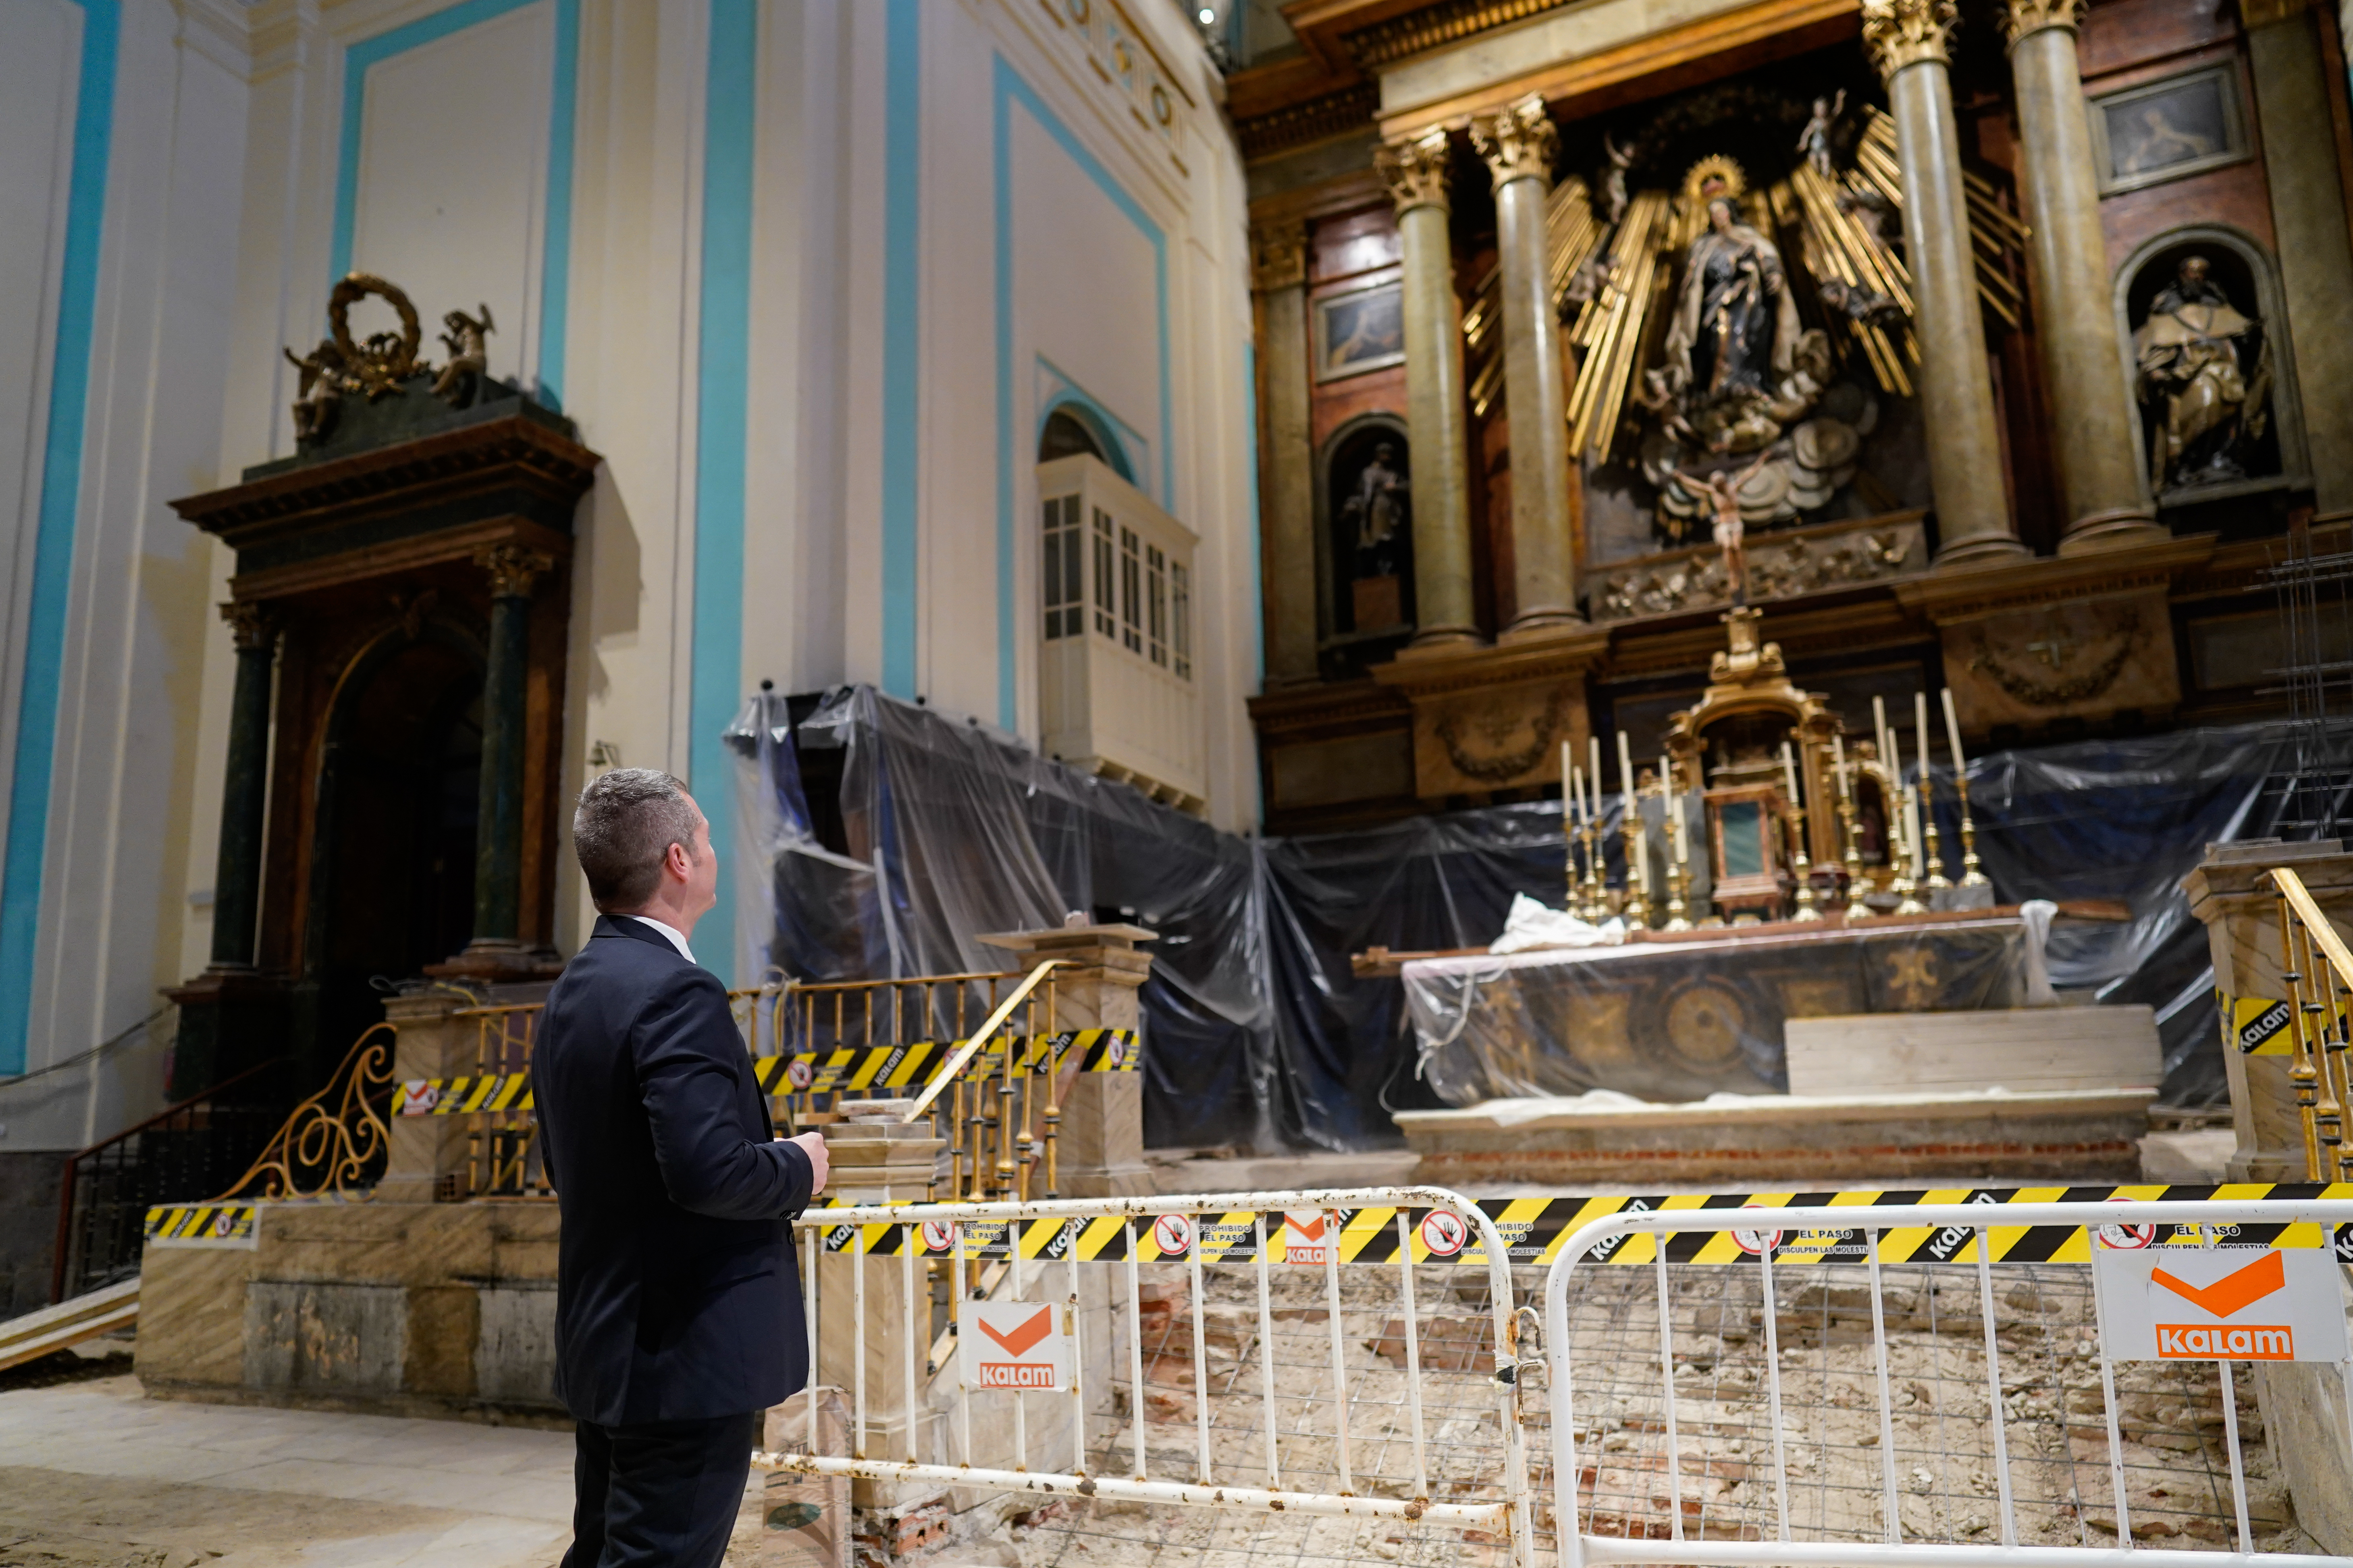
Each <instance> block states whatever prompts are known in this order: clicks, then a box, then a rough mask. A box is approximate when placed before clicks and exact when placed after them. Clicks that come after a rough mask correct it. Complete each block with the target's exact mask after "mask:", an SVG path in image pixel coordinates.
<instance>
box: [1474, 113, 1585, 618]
mask: <svg viewBox="0 0 2353 1568" xmlns="http://www.w3.org/2000/svg"><path fill="white" fill-rule="evenodd" d="M1471 144H1472V146H1474V147H1476V148H1477V149H1478V150H1479V155H1480V156H1481V157H1482V158H1484V159H1485V160H1486V161H1487V172H1488V174H1490V175H1492V176H1493V179H1494V182H1495V246H1496V252H1497V265H1498V266H1499V267H1500V268H1502V270H1503V279H1502V293H1503V305H1502V314H1503V325H1504V399H1505V401H1506V402H1507V404H1508V405H1509V406H1510V408H1511V420H1512V424H1511V432H1512V559H1513V562H1514V587H1515V588H1516V590H1517V592H1516V595H1515V598H1516V601H1517V604H1518V606H1519V607H1518V611H1517V613H1516V614H1515V615H1514V617H1513V620H1512V626H1511V629H1512V630H1513V631H1522V630H1530V629H1533V628H1535V627H1538V626H1556V625H1558V624H1560V623H1561V622H1564V621H1573V620H1576V619H1577V559H1576V544H1575V541H1574V539H1573V538H1572V537H1571V533H1570V530H1569V521H1568V517H1569V508H1568V425H1567V396H1566V394H1565V392H1564V390H1563V387H1562V384H1561V373H1560V318H1559V317H1558V316H1557V315H1556V313H1555V312H1554V310H1553V306H1552V298H1551V295H1552V289H1551V287H1550V280H1549V277H1548V274H1549V271H1550V268H1549V265H1548V258H1547V255H1546V234H1545V197H1546V195H1548V194H1549V193H1550V192H1551V190H1552V162H1553V154H1554V153H1555V151H1556V148H1557V146H1558V144H1559V137H1558V133H1557V132H1555V130H1554V129H1553V123H1552V116H1551V115H1549V114H1546V112H1545V106H1544V99H1543V97H1542V95H1540V94H1537V93H1530V94H1529V95H1528V96H1527V97H1525V98H1524V99H1522V100H1520V101H1519V102H1517V103H1514V104H1513V105H1512V106H1511V107H1510V108H1509V109H1503V110H1495V111H1494V112H1493V113H1489V114H1481V115H1478V116H1476V117H1474V118H1473V119H1472V121H1471Z"/></svg>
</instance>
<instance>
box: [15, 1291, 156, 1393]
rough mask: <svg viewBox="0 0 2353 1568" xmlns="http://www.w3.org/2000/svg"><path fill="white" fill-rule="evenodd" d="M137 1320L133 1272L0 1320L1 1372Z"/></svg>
mask: <svg viewBox="0 0 2353 1568" xmlns="http://www.w3.org/2000/svg"><path fill="white" fill-rule="evenodd" d="M137 1321H139V1280H138V1279H137V1278H136V1277H135V1276H134V1277H133V1278H132V1279H125V1280H122V1281H121V1282H120V1283H119V1284H114V1285H109V1286H108V1287H107V1288H106V1289H103V1290H93V1291H91V1292H90V1294H88V1295H86V1296H76V1297H74V1298H73V1299H72V1300H69V1301H60V1302H58V1304H57V1305H56V1306H54V1307H43V1308H42V1309H41V1310H38V1311H36V1312H27V1313H26V1314H25V1315H24V1316H23V1317H21V1318H11V1319H9V1320H8V1321H6V1322H5V1323H0V1372H5V1371H6V1370H7V1369H8V1368H10V1367H12V1366H21V1365H23V1364H24V1363H26V1362H28V1361H35V1360H37V1359H39V1358H40V1357H42V1356H45V1355H47V1354H49V1353H50V1352H54V1351H61V1350H67V1349H69V1348H71V1347H72V1346H74V1345H78V1344H79V1343H81V1342H82V1341H84V1340H92V1339H96V1338H97V1337H98V1336H99V1335H100V1334H107V1333H112V1332H113V1331H115V1330H117V1329H121V1328H126V1327H128V1326H130V1325H131V1324H132V1323H135V1322H137Z"/></svg>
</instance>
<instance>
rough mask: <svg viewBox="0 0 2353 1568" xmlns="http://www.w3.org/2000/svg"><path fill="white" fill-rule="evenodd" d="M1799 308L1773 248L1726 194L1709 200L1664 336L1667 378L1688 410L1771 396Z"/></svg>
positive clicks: (1787, 358)
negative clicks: (1725, 400) (1722, 401)
mask: <svg viewBox="0 0 2353 1568" xmlns="http://www.w3.org/2000/svg"><path fill="white" fill-rule="evenodd" d="M1798 332H1799V326H1798V307H1797V302H1796V301H1795V300H1792V299H1791V298H1790V296H1789V283H1788V276H1787V274H1786V273H1785V272H1784V271H1783V269H1782V266H1781V252H1780V251H1779V249H1778V248H1777V247H1775V246H1774V244H1773V242H1772V241H1771V240H1769V239H1767V238H1766V237H1764V236H1763V235H1761V234H1759V233H1758V232H1757V230H1756V229H1755V228H1753V227H1751V226H1748V225H1747V224H1746V223H1743V222H1742V221H1741V218H1740V208H1739V206H1738V205H1736V203H1735V202H1734V201H1733V199H1732V197H1730V196H1728V195H1711V196H1710V197H1709V198H1708V203H1707V226H1706V227H1705V228H1704V229H1702V230H1701V231H1700V232H1699V234H1698V236H1697V237H1694V239H1693V240H1692V242H1691V248H1690V249H1689V250H1687V251H1685V252H1684V255H1683V289H1682V293H1681V295H1680V296H1679V297H1678V298H1677V300H1676V301H1675V316H1674V322H1673V324H1672V326H1671V327H1669V328H1668V330H1667V341H1666V343H1665V345H1664V347H1665V351H1666V363H1667V376H1668V379H1669V381H1670V382H1674V383H1679V384H1678V385H1676V387H1675V390H1676V391H1677V392H1679V393H1681V394H1682V395H1683V402H1684V406H1685V407H1686V408H1696V407H1698V406H1700V405H1704V404H1707V403H1712V402H1715V401H1717V400H1718V399H1721V398H1724V397H1725V396H1727V395H1739V394H1755V395H1760V396H1761V395H1770V393H1771V391H1772V389H1773V387H1774V385H1775V384H1777V383H1778V381H1779V380H1780V378H1781V377H1783V376H1786V375H1787V374H1788V373H1789V368H1790V363H1791V355H1792V353H1794V351H1795V349H1796V347H1797V342H1798Z"/></svg>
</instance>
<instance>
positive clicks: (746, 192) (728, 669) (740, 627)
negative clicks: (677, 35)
mask: <svg viewBox="0 0 2353 1568" xmlns="http://www.w3.org/2000/svg"><path fill="white" fill-rule="evenodd" d="M759 42H760V17H759V7H758V3H757V0H711V54H710V59H709V62H708V65H707V68H706V69H707V73H708V74H707V78H706V86H705V89H704V111H703V112H704V120H703V140H702V305H701V335H700V345H699V348H698V351H697V352H698V361H699V364H700V373H699V375H698V377H697V386H696V396H695V405H696V411H697V412H696V417H695V459H694V498H695V502H694V632H693V656H692V661H691V670H692V675H691V684H692V690H691V695H690V697H689V699H688V702H687V713H688V723H689V728H690V737H689V740H688V742H687V767H688V773H689V780H690V783H691V786H692V787H693V788H694V790H695V791H696V792H697V793H698V795H700V797H701V799H702V807H703V815H704V816H707V817H708V818H709V819H710V821H711V847H712V849H714V850H716V851H717V852H718V855H719V864H720V866H721V867H722V868H733V864H734V862H733V840H734V837H735V833H734V822H735V811H734V805H733V789H734V782H735V781H734V776H733V763H732V762H731V759H730V756H729V753H728V751H727V747H726V744H725V742H723V739H722V737H723V735H724V734H725V733H726V731H727V726H728V725H729V724H730V723H731V722H733V720H734V718H735V709H736V705H737V703H738V702H739V701H740V700H741V699H742V697H743V694H744V693H743V687H744V454H745V441H746V437H747V429H748V426H747V419H746V415H745V406H744V404H745V397H746V395H747V391H748V382H749V376H750V374H751V345H750V343H749V342H748V341H747V340H748V335H749V326H750V321H751V313H752V166H753V131H754V119H755V108H756V103H755V97H756V93H757V90H758V81H759V72H758V66H759ZM698 935H699V936H700V938H701V939H702V947H701V948H700V949H698V950H697V951H698V952H699V954H700V956H701V957H702V961H703V963H705V964H706V965H708V966H709V967H710V968H711V969H712V972H713V973H717V974H718V975H719V976H720V977H721V978H722V979H724V980H730V981H732V979H733V973H734V970H735V916H734V906H733V902H732V901H731V900H728V899H722V900H720V901H719V907H718V908H717V909H715V910H712V911H711V913H709V914H707V915H705V916H704V917H703V918H702V925H701V926H700V927H699V928H698Z"/></svg>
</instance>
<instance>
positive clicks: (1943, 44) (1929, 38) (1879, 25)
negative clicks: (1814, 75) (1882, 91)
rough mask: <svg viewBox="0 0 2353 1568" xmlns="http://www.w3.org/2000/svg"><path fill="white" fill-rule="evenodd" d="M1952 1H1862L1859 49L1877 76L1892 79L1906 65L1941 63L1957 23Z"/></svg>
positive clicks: (1956, 8) (1957, 11)
mask: <svg viewBox="0 0 2353 1568" xmlns="http://www.w3.org/2000/svg"><path fill="white" fill-rule="evenodd" d="M1959 15H1960V13H1959V8H1958V7H1957V5H1955V4H1954V0H1862V46H1863V47H1864V48H1865V49H1867V50H1869V51H1870V53H1871V62H1872V64H1873V65H1874V66H1876V67H1877V68H1878V69H1879V74H1880V77H1881V78H1882V79H1884V80H1888V81H1893V80H1894V79H1895V75H1896V73H1897V72H1899V71H1901V70H1903V69H1904V68H1906V67H1907V66H1916V65H1920V64H1923V63H1925V62H1927V61H1931V60H1933V61H1935V62H1936V63H1937V64H1940V65H1941V64H1944V63H1945V62H1946V61H1947V60H1949V59H1950V58H1952V57H1951V56H1950V55H1949V54H1947V52H1946V50H1947V44H1948V43H1949V42H1950V40H1951V37H1952V32H1953V28H1954V26H1956V25H1957V22H1958V20H1959Z"/></svg>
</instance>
